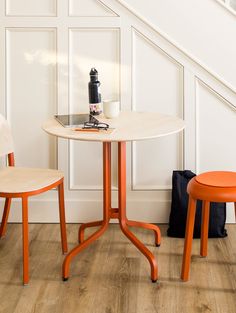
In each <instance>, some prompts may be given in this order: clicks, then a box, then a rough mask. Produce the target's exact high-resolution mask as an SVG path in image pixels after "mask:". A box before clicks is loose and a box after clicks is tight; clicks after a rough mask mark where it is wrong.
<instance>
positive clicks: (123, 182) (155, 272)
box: [118, 142, 158, 282]
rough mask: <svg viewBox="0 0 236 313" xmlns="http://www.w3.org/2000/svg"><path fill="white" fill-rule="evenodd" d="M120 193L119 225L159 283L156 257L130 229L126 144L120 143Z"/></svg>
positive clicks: (153, 278)
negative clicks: (127, 205)
mask: <svg viewBox="0 0 236 313" xmlns="http://www.w3.org/2000/svg"><path fill="white" fill-rule="evenodd" d="M118 177H119V185H118V189H119V190H118V193H119V223H120V227H121V230H122V231H123V233H124V234H125V236H126V237H128V238H129V240H130V241H131V242H132V243H133V244H134V245H135V246H136V247H137V248H138V249H139V250H140V251H141V252H142V253H143V254H144V255H145V256H146V258H147V259H148V261H149V263H150V266H151V279H152V281H153V282H156V281H157V278H158V270H157V263H156V259H155V257H154V255H153V254H152V253H151V251H149V250H148V248H147V247H145V245H144V244H143V243H142V242H141V241H140V240H139V239H138V238H137V237H135V235H134V234H133V233H132V232H131V231H130V230H129V229H128V226H127V217H126V143H125V142H119V143H118Z"/></svg>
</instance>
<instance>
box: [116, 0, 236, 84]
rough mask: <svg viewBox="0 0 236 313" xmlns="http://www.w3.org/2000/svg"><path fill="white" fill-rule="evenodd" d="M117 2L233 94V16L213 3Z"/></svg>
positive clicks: (235, 20) (235, 22)
mask: <svg viewBox="0 0 236 313" xmlns="http://www.w3.org/2000/svg"><path fill="white" fill-rule="evenodd" d="M118 1H119V0H118ZM121 2H122V3H126V4H128V5H129V6H130V7H131V8H132V9H134V10H135V11H136V12H137V13H138V14H139V15H140V16H142V17H143V18H145V19H146V20H147V21H148V22H149V23H151V24H153V25H154V26H155V27H156V28H157V29H160V30H161V31H162V32H164V33H165V34H166V35H167V36H169V37H170V38H171V39H172V40H173V41H175V42H176V43H177V44H178V45H179V46H180V47H182V48H183V49H184V50H185V51H186V52H187V53H188V54H191V55H192V56H194V57H195V58H196V59H197V60H199V61H200V62H201V63H202V64H204V65H205V66H207V67H208V68H209V69H210V70H211V71H213V72H215V73H216V74H218V75H219V76H220V77H221V78H222V79H224V80H225V81H227V82H228V83H229V84H230V85H232V86H233V87H234V89H235V90H236V75H235V73H236V62H235V55H236V41H235V38H236V15H235V14H233V13H232V12H230V11H229V10H227V9H226V8H224V6H223V5H221V4H220V3H218V2H217V1H216V0H197V1H196V0H181V1H173V0H148V4H147V2H146V1H137V0H121Z"/></svg>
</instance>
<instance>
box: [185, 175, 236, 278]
mask: <svg viewBox="0 0 236 313" xmlns="http://www.w3.org/2000/svg"><path fill="white" fill-rule="evenodd" d="M206 174H207V175H206V176H208V177H210V175H211V172H209V173H206ZM219 175H220V172H219ZM230 175H231V174H230V173H229V178H230ZM219 179H220V176H219ZM187 191H188V193H189V202H188V214H187V222H186V232H185V242H184V253H183V261H182V272H181V279H182V280H183V281H188V279H189V272H190V263H191V250H192V240H193V230H194V222H195V213H196V202H197V200H203V201H202V225H201V242H200V255H201V256H202V257H206V256H207V242H208V226H209V212H210V202H234V205H235V217H236V203H235V202H236V187H227V186H222V187H215V186H209V185H205V184H201V183H199V182H198V181H197V180H196V177H194V178H192V179H191V181H190V182H189V184H188V188H187Z"/></svg>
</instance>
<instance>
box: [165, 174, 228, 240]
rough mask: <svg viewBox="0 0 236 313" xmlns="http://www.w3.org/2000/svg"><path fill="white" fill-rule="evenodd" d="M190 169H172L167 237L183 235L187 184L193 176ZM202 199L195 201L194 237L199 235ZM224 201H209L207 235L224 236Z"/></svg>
mask: <svg viewBox="0 0 236 313" xmlns="http://www.w3.org/2000/svg"><path fill="white" fill-rule="evenodd" d="M194 176H196V174H194V173H193V172H191V171H188V170H186V171H173V176H172V202H171V212H170V218H169V228H168V230H167V235H168V236H169V237H178V238H184V237H185V226H186V220H187V210H188V194H187V184H188V182H189V181H190V180H191V179H192V178H193V177H194ZM201 207H202V201H199V200H198V201H197V208H196V216H195V225H194V235H193V237H194V238H200V237H201V213H202V209H201ZM225 220H226V203H216V202H211V204H210V216H209V235H208V236H209V237H211V238H217V237H225V236H227V231H226V229H225Z"/></svg>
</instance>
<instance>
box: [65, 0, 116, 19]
mask: <svg viewBox="0 0 236 313" xmlns="http://www.w3.org/2000/svg"><path fill="white" fill-rule="evenodd" d="M69 16H72V17H118V16H119V15H118V14H117V13H116V12H115V11H114V10H113V9H112V8H111V7H110V6H107V5H106V4H105V3H104V2H103V1H100V0H69Z"/></svg>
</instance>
